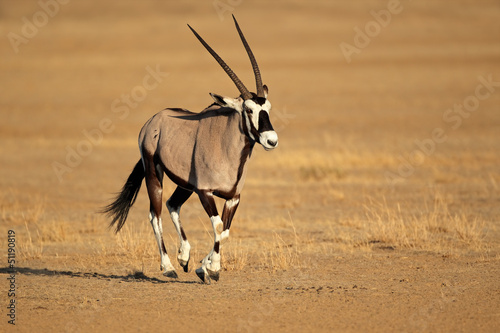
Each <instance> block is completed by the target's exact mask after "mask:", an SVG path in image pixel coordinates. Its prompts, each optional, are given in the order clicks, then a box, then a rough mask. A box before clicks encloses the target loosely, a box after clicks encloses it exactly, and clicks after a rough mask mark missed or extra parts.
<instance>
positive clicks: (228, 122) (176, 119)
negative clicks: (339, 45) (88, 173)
mask: <svg viewBox="0 0 500 333" xmlns="http://www.w3.org/2000/svg"><path fill="white" fill-rule="evenodd" d="M233 20H234V23H235V25H236V30H237V31H238V34H239V36H240V39H241V41H242V42H243V45H244V47H245V50H246V52H247V53H248V57H249V58H250V62H251V64H252V67H253V72H254V75H255V81H256V85H257V93H256V94H255V93H252V92H250V91H249V90H248V89H247V88H246V87H245V86H244V85H243V83H242V82H241V81H240V79H239V78H238V77H237V76H236V74H235V73H234V72H233V71H232V70H231V68H229V66H228V65H227V64H226V63H225V62H224V61H223V60H222V59H221V57H219V55H218V54H217V53H216V52H215V51H214V50H213V49H212V48H211V47H210V46H209V45H208V44H207V43H206V42H205V41H204V40H203V38H201V37H200V35H198V33H197V32H196V31H195V30H194V29H193V28H191V26H189V25H188V27H189V28H190V29H191V31H192V32H193V33H194V35H195V36H196V37H197V38H198V40H199V41H200V42H201V44H203V46H204V47H205V48H206V49H207V50H208V52H209V53H210V54H211V55H212V56H213V57H214V58H215V60H217V62H218V63H219V65H220V66H221V67H222V68H223V69H224V71H225V72H226V73H227V75H229V77H230V78H231V80H232V81H233V82H234V84H235V85H236V87H237V88H238V90H239V92H240V94H241V95H240V96H239V97H237V98H231V97H225V96H221V95H217V94H212V93H211V94H210V95H211V96H212V98H213V99H214V101H215V103H213V104H212V105H210V106H208V107H207V108H206V109H204V110H203V111H201V112H199V113H194V112H191V111H188V110H185V109H179V108H169V109H165V110H163V111H161V112H159V113H157V114H156V115H154V116H153V117H152V118H151V119H149V120H148V121H147V122H146V124H145V125H144V126H143V127H142V129H141V132H140V134H139V149H140V152H141V159H140V160H139V161H138V162H137V164H136V165H135V168H134V170H133V171H132V173H131V174H130V176H129V177H128V179H127V181H126V183H125V185H124V186H123V188H122V190H121V192H120V193H119V194H118V196H117V197H116V199H115V201H114V202H113V203H111V204H110V205H108V206H106V207H105V208H104V213H107V214H108V215H109V216H110V217H112V221H111V223H110V226H113V225H115V224H116V232H118V231H120V229H121V228H122V227H123V224H124V223H125V220H126V219H127V215H128V213H129V209H130V207H131V206H132V205H133V204H134V202H135V199H136V198H137V194H138V192H139V189H140V187H141V183H142V180H143V179H144V178H146V186H147V191H148V195H149V200H150V215H149V217H150V220H151V225H152V226H153V230H154V234H155V237H156V242H157V243H158V248H159V251H160V256H161V266H160V269H161V270H163V275H165V276H167V277H169V278H177V277H178V276H177V273H176V272H175V268H174V266H173V265H172V264H171V262H170V259H169V257H168V255H167V250H166V248H165V244H164V241H163V236H162V220H161V209H162V203H161V201H162V191H163V190H162V189H163V175H164V173H165V174H167V176H168V177H169V178H170V179H171V180H172V181H173V182H174V183H175V184H176V185H177V188H176V189H175V191H174V193H173V194H172V196H171V197H170V198H169V199H168V200H167V203H166V206H167V209H168V211H169V213H170V218H171V219H172V222H173V223H174V226H175V229H176V231H177V233H178V235H179V240H180V246H179V251H178V255H177V260H178V261H179V264H180V265H181V266H182V267H183V269H184V271H185V272H187V271H188V264H189V259H190V249H191V246H190V245H189V241H188V240H187V237H186V233H185V232H184V229H183V228H182V225H181V220H180V218H179V212H180V209H181V206H182V205H183V204H184V203H185V202H186V200H187V199H188V198H189V197H190V196H191V194H192V193H193V192H196V194H198V196H199V198H200V201H201V204H202V205H203V208H204V209H205V211H206V212H207V214H208V216H209V217H210V221H211V222H212V227H213V232H214V246H213V248H212V250H211V251H210V253H209V254H208V255H207V256H206V257H205V258H204V259H203V260H202V261H201V267H200V268H198V269H196V274H197V275H198V277H199V278H200V279H201V280H202V281H203V282H205V283H207V284H210V281H211V279H213V280H215V281H218V280H219V271H220V267H221V266H220V265H221V263H220V261H221V256H220V251H221V244H222V242H223V241H224V240H226V239H227V238H228V237H229V228H230V227H231V221H232V219H233V217H234V213H235V212H236V208H237V207H238V204H239V202H240V193H241V190H242V188H243V183H244V181H245V176H246V173H247V161H248V159H249V158H250V156H251V154H252V150H253V147H254V145H255V143H256V142H258V143H260V144H261V145H262V146H263V147H264V149H265V150H271V149H274V148H276V147H277V146H278V135H277V134H276V132H275V131H274V129H273V126H272V125H271V121H270V120H269V111H271V103H270V102H269V101H268V99H267V94H268V88H267V86H265V85H263V84H262V78H261V75H260V71H259V67H258V65H257V62H256V60H255V57H254V55H253V53H252V50H251V49H250V47H249V45H248V43H247V41H246V39H245V37H244V36H243V33H242V32H241V30H240V27H239V25H238V22H237V21H236V19H235V18H234V16H233ZM214 196H217V197H220V198H222V199H225V200H226V201H225V204H224V210H223V212H222V218H221V217H220V216H219V213H218V212H217V207H216V205H215V201H214Z"/></svg>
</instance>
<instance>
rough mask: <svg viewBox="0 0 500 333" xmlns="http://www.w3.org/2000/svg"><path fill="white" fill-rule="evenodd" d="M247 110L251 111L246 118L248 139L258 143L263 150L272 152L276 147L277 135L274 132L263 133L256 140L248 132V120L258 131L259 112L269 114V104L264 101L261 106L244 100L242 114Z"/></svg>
mask: <svg viewBox="0 0 500 333" xmlns="http://www.w3.org/2000/svg"><path fill="white" fill-rule="evenodd" d="M247 110H251V112H249V113H247V116H248V118H246V122H247V128H248V129H249V135H250V137H251V138H252V139H253V140H255V141H258V142H259V143H260V144H261V145H262V146H263V147H264V149H265V150H272V149H274V148H276V147H278V134H277V133H276V132H275V131H265V132H262V133H260V134H259V137H258V138H255V136H254V134H253V133H252V132H251V131H250V120H249V119H251V120H252V123H253V125H254V127H255V129H256V130H257V131H259V115H260V112H261V111H265V112H267V113H268V114H269V111H271V103H270V102H269V101H268V100H266V102H265V103H264V104H263V105H259V104H257V103H255V102H254V101H252V100H250V99H249V100H246V101H245V108H244V112H247Z"/></svg>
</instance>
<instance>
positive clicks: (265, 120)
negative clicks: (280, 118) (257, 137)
mask: <svg viewBox="0 0 500 333" xmlns="http://www.w3.org/2000/svg"><path fill="white" fill-rule="evenodd" d="M273 130H274V129H273V125H271V121H270V120H269V113H267V112H266V111H260V113H259V132H260V133H262V132H265V131H273Z"/></svg>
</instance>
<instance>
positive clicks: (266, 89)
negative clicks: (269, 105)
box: [263, 85, 269, 98]
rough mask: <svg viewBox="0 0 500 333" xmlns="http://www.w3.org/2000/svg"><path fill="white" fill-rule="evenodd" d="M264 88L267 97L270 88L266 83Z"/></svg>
mask: <svg viewBox="0 0 500 333" xmlns="http://www.w3.org/2000/svg"><path fill="white" fill-rule="evenodd" d="M263 88H264V97H265V98H267V94H268V93H269V88H268V87H267V86H266V85H264V86H263Z"/></svg>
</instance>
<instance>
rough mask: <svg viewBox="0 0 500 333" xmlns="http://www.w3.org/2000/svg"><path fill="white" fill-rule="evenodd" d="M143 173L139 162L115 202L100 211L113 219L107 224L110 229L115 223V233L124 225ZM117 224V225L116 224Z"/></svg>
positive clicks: (140, 161) (139, 187)
mask: <svg viewBox="0 0 500 333" xmlns="http://www.w3.org/2000/svg"><path fill="white" fill-rule="evenodd" d="M144 176H145V172H144V166H143V164H142V160H139V162H137V164H136V165H135V167H134V170H133V171H132V173H131V174H130V176H128V179H127V182H126V183H125V185H123V188H122V190H121V192H120V194H118V196H117V197H116V199H115V201H114V202H113V203H111V204H109V205H107V206H106V207H104V209H103V210H102V213H104V214H107V215H108V216H109V217H112V218H113V221H111V223H110V224H109V227H112V226H113V225H114V224H115V223H116V232H118V231H120V229H121V228H122V227H123V225H124V224H125V220H127V216H128V211H129V210H130V207H132V205H133V204H134V202H135V199H136V198H137V194H138V193H139V190H140V189H141V184H142V180H143V179H144ZM117 222H118V223H117Z"/></svg>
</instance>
